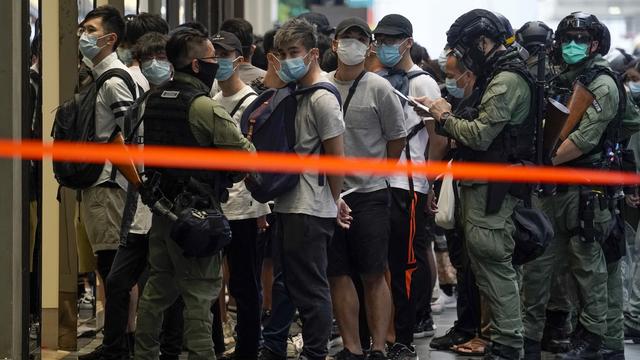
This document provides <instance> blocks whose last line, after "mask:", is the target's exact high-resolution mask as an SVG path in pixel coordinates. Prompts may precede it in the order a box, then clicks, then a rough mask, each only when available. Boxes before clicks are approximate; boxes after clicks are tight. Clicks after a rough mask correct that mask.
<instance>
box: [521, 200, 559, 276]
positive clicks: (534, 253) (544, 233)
mask: <svg viewBox="0 0 640 360" xmlns="http://www.w3.org/2000/svg"><path fill="white" fill-rule="evenodd" d="M511 218H512V220H513V223H514V225H515V228H516V230H515V232H514V234H513V240H514V241H515V248H514V250H513V258H512V262H513V264H514V265H522V264H526V263H528V262H530V261H532V260H535V259H536V258H538V257H540V255H542V254H543V253H544V251H545V250H546V249H547V246H549V242H551V240H552V239H553V236H554V232H553V225H552V224H551V221H550V220H549V218H548V217H547V215H545V214H544V212H542V210H540V209H536V208H532V207H527V206H516V207H515V208H514V209H513V215H512V216H511Z"/></svg>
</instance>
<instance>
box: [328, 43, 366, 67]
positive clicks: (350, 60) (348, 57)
mask: <svg viewBox="0 0 640 360" xmlns="http://www.w3.org/2000/svg"><path fill="white" fill-rule="evenodd" d="M367 50H369V46H368V45H365V44H363V43H361V42H360V41H359V40H357V39H340V40H338V50H337V51H336V53H337V54H338V59H340V61H342V62H343V63H344V64H345V65H357V64H360V63H361V62H363V61H364V59H365V57H366V55H367Z"/></svg>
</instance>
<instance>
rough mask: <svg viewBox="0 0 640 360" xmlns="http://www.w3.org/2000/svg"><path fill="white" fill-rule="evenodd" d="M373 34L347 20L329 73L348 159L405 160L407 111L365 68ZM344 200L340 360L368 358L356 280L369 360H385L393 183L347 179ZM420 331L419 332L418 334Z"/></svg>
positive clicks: (333, 267)
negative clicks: (347, 215) (347, 223)
mask: <svg viewBox="0 0 640 360" xmlns="http://www.w3.org/2000/svg"><path fill="white" fill-rule="evenodd" d="M371 37H372V34H371V29H369V26H368V25H367V23H366V22H365V21H364V20H362V19H360V18H348V19H345V20H343V21H342V22H341V23H340V24H339V25H338V27H337V28H336V40H333V44H332V50H333V51H334V52H335V53H336V54H337V57H338V69H337V70H336V71H334V72H331V73H329V74H328V75H327V78H328V79H329V81H331V82H332V83H333V84H334V85H335V86H336V88H337V89H338V91H339V92H340V95H341V97H342V98H343V99H345V100H344V103H343V107H342V111H343V113H344V121H345V129H346V130H345V134H344V144H345V156H348V157H366V158H376V159H387V158H389V159H398V157H399V156H400V154H401V153H402V149H403V148H404V145H405V143H404V140H405V136H406V131H405V127H404V113H403V109H402V105H401V103H400V100H399V99H398V97H397V96H396V95H395V94H394V93H393V89H392V88H391V85H390V84H389V82H388V81H386V80H385V79H384V78H382V77H380V76H378V75H376V74H374V73H369V72H366V71H365V70H364V61H365V58H366V56H367V55H368V53H369V51H370V44H371ZM342 191H343V192H347V191H348V192H350V193H349V194H348V195H345V196H344V197H343V199H344V201H345V202H346V203H347V205H349V207H350V208H351V210H352V213H351V215H352V216H353V222H352V224H351V227H350V228H349V229H343V228H341V227H339V226H336V230H335V232H334V236H333V240H332V241H331V245H330V247H329V267H328V271H327V273H328V275H329V282H330V285H331V299H332V302H333V312H334V314H335V317H336V319H337V321H338V326H339V327H340V335H341V336H342V341H343V344H344V350H342V351H341V352H340V353H338V355H337V356H336V357H335V358H336V359H364V355H363V352H362V348H361V346H360V345H361V344H360V337H359V330H358V308H359V301H358V295H357V293H356V290H355V287H354V284H353V281H352V279H351V275H352V274H354V275H355V274H357V275H358V276H360V278H361V280H362V284H363V287H364V302H365V304H366V306H365V308H366V311H367V319H368V322H369V323H368V325H369V331H370V333H371V335H372V337H373V343H372V346H371V352H370V353H369V359H384V358H385V357H384V348H385V336H386V333H387V328H388V326H389V321H390V315H391V314H390V313H389V310H388V309H389V308H390V307H391V295H390V293H389V289H388V287H387V284H386V282H385V278H384V273H385V271H386V270H387V250H388V247H389V231H390V214H389V190H388V188H387V179H386V178H384V177H379V176H371V175H351V176H346V177H345V179H344V183H343V186H342ZM411 330H413V329H411Z"/></svg>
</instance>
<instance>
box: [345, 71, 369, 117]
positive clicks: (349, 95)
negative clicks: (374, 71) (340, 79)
mask: <svg viewBox="0 0 640 360" xmlns="http://www.w3.org/2000/svg"><path fill="white" fill-rule="evenodd" d="M366 73H367V72H366V71H365V70H362V72H361V73H360V75H358V77H357V78H356V79H355V80H354V81H353V84H351V87H349V94H348V95H347V99H346V100H345V101H344V105H342V114H343V115H347V109H348V108H349V103H350V102H351V98H352V97H353V94H355V93H356V88H357V87H358V83H359V82H360V80H361V79H362V77H364V75H365V74H366Z"/></svg>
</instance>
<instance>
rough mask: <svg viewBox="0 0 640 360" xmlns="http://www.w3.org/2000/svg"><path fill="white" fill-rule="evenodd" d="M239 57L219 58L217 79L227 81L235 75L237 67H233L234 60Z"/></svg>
mask: <svg viewBox="0 0 640 360" xmlns="http://www.w3.org/2000/svg"><path fill="white" fill-rule="evenodd" d="M236 60H238V58H235V59H230V58H219V59H218V72H217V73H216V80H218V81H225V80H227V79H229V78H230V77H231V75H233V72H234V71H235V68H234V67H233V63H234V61H236Z"/></svg>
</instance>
